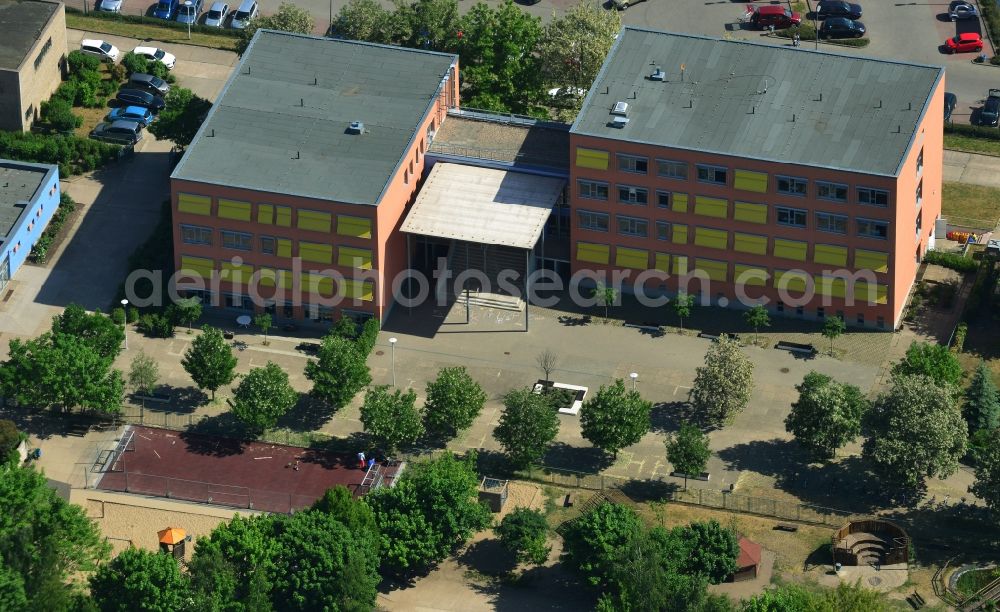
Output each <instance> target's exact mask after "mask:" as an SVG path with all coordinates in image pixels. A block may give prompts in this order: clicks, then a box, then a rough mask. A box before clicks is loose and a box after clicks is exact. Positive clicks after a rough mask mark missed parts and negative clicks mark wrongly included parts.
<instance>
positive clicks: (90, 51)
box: [80, 38, 119, 62]
mask: <svg viewBox="0 0 1000 612" xmlns="http://www.w3.org/2000/svg"><path fill="white" fill-rule="evenodd" d="M80 51H83V52H84V53H86V54H87V55H93V56H96V57H99V58H101V59H102V60H107V61H110V62H117V61H118V55H119V54H118V47H116V46H114V45H112V44H111V43H109V42H107V41H104V40H94V39H89V38H85V39H83V40H82V41H81V42H80Z"/></svg>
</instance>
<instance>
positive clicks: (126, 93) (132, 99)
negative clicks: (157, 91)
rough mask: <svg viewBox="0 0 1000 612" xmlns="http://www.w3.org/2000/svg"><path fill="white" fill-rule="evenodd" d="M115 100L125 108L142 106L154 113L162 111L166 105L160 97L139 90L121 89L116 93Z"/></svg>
mask: <svg viewBox="0 0 1000 612" xmlns="http://www.w3.org/2000/svg"><path fill="white" fill-rule="evenodd" d="M116 99H117V100H118V101H119V102H121V103H122V104H124V105H125V106H142V107H145V108H148V109H149V110H151V111H153V112H154V113H155V112H159V111H161V110H163V107H164V106H165V105H166V104H165V103H164V101H163V98H161V97H160V96H156V95H153V94H151V93H149V92H148V91H142V90H141V89H122V90H120V91H119V92H118V95H117V96H116Z"/></svg>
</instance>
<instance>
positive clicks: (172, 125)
mask: <svg viewBox="0 0 1000 612" xmlns="http://www.w3.org/2000/svg"><path fill="white" fill-rule="evenodd" d="M245 31H246V30H241V32H245ZM163 101H164V103H165V104H166V106H165V107H164V108H163V110H162V111H160V114H159V115H158V116H157V118H156V121H154V122H153V123H150V124H149V127H148V128H146V129H148V130H149V131H150V133H152V134H153V136H156V137H157V138H158V139H160V140H170V141H173V143H174V144H175V145H177V146H178V147H181V148H184V147H186V146H188V145H189V144H191V141H192V140H194V135H195V134H197V133H198V128H200V127H201V124H202V122H203V121H205V117H206V116H207V115H208V111H209V110H211V108H212V103H211V102H209V101H208V100H206V99H204V98H202V97H200V96H196V95H195V94H194V92H192V91H191V90H190V89H185V88H183V87H171V88H170V91H168V92H167V95H166V97H165V98H164V100H163ZM199 315H200V312H199ZM195 318H197V317H195Z"/></svg>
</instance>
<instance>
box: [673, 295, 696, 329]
mask: <svg viewBox="0 0 1000 612" xmlns="http://www.w3.org/2000/svg"><path fill="white" fill-rule="evenodd" d="M672 304H673V305H674V314H676V315H677V318H678V319H680V321H681V329H684V318H685V317H690V316H691V311H692V310H693V309H694V304H695V302H694V296H693V295H691V294H690V293H684V292H681V293H678V294H677V297H675V298H674V301H673V302H672Z"/></svg>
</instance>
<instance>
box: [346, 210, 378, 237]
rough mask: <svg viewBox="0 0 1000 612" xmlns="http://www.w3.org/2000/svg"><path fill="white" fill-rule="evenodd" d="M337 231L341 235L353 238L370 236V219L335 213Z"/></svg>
mask: <svg viewBox="0 0 1000 612" xmlns="http://www.w3.org/2000/svg"><path fill="white" fill-rule="evenodd" d="M337 233H338V234H340V235H341V236H354V237H355V238H371V237H372V220H371V219H368V218H367V217H349V216H347V215H337Z"/></svg>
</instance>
